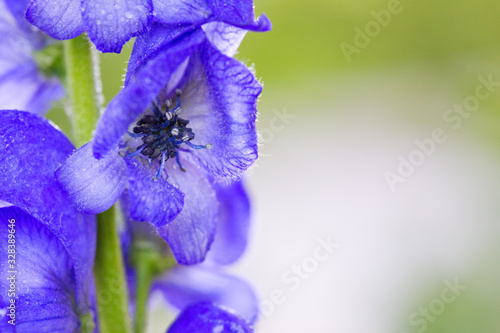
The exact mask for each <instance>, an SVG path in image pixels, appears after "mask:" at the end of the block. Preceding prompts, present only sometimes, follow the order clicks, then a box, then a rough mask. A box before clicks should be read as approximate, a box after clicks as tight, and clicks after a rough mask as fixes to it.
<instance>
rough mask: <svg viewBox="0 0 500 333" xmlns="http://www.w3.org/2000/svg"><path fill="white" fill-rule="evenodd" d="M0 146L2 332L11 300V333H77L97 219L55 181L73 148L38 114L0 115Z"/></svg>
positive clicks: (84, 310) (85, 311)
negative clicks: (78, 207) (75, 204)
mask: <svg viewBox="0 0 500 333" xmlns="http://www.w3.org/2000/svg"><path fill="white" fill-rule="evenodd" d="M0 146H1V147H2V149H1V150H0V160H1V161H2V162H0V200H1V201H0V203H1V204H0V207H2V208H0V223H1V225H2V226H1V228H0V229H1V230H0V249H1V252H0V270H1V271H2V279H0V291H1V292H0V317H1V319H0V331H2V332H4V331H6V332H9V331H10V330H11V329H12V328H13V326H12V325H11V324H9V323H8V321H10V320H12V319H13V318H12V316H8V314H11V313H12V310H11V309H9V306H11V304H12V302H13V301H12V300H13V299H15V324H16V325H15V328H16V331H17V332H48V331H51V332H53V331H58V332H59V331H61V332H62V331H64V332H70V331H71V332H73V331H80V330H81V329H82V325H83V324H82V323H83V322H87V321H82V319H83V317H85V316H88V315H89V314H91V311H92V309H91V308H92V307H91V299H90V295H91V292H92V281H93V277H92V265H93V261H94V255H95V242H96V224H95V217H94V216H90V215H85V214H82V213H79V212H77V211H76V210H75V209H73V208H72V206H71V204H70V203H69V202H68V199H67V197H66V196H65V194H64V192H63V190H62V189H61V187H60V186H59V184H58V183H57V181H56V180H55V178H54V170H55V169H56V168H57V167H58V166H59V165H60V164H61V163H62V162H63V161H64V160H65V159H66V158H67V156H68V155H69V154H71V152H72V151H73V149H74V148H73V145H72V144H71V143H70V142H69V140H68V139H67V138H66V137H65V136H64V135H63V134H62V133H61V132H59V131H58V130H56V129H55V128H54V127H53V126H51V125H50V124H49V122H48V121H46V120H44V119H42V118H40V117H39V116H37V115H34V114H32V113H28V112H21V111H5V110H1V111H0ZM12 235H13V236H12ZM9 254H10V256H8V255H9ZM8 260H11V261H8ZM9 271H11V272H9ZM12 271H14V272H15V273H13V272H12ZM7 277H9V279H7ZM14 285H15V288H12V287H13V286H14ZM11 289H15V292H14V293H15V295H13V294H12V291H11ZM11 308H12V306H11Z"/></svg>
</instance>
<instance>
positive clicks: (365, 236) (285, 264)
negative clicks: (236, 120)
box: [49, 0, 500, 333]
mask: <svg viewBox="0 0 500 333" xmlns="http://www.w3.org/2000/svg"><path fill="white" fill-rule="evenodd" d="M398 4H399V5H398ZM388 8H392V9H394V8H396V10H395V11H398V13H393V14H391V17H390V22H387V21H388V19H387V17H386V21H385V22H384V25H381V24H380V23H378V24H377V23H374V22H377V21H376V20H375V16H377V15H378V16H380V15H383V14H380V13H381V11H387V10H388ZM255 10H256V13H257V14H260V13H262V12H265V13H266V14H267V15H268V16H269V17H270V19H271V20H272V22H273V25H274V27H273V30H272V31H271V32H269V33H265V34H257V33H249V34H248V35H247V37H246V39H245V40H244V41H243V44H242V45H241V48H240V51H239V54H238V55H237V58H238V59H240V60H241V61H243V62H245V63H246V64H248V65H252V64H255V69H256V73H257V76H258V77H259V78H262V81H263V83H264V92H263V94H262V97H261V99H260V103H259V113H260V115H259V123H258V128H259V131H260V133H261V149H260V159H259V161H258V163H257V164H256V166H255V167H253V168H252V169H251V170H250V171H249V172H248V175H247V177H246V178H247V179H246V181H247V184H248V187H249V191H250V194H251V197H252V200H253V207H254V212H253V220H252V221H253V222H252V229H251V235H250V237H251V239H250V244H249V248H248V252H247V253H246V254H245V256H244V257H243V258H242V260H241V261H240V262H239V263H237V264H236V265H234V266H233V267H231V268H230V270H231V271H232V272H234V273H235V274H238V275H241V276H244V277H246V278H247V279H248V280H249V281H250V282H251V283H252V284H253V285H254V287H255V289H256V291H257V293H258V294H259V296H260V297H261V299H262V300H263V304H265V305H264V306H263V308H262V314H261V319H260V321H259V323H258V324H257V329H256V331H257V332H262V333H268V332H269V333H273V332H319V333H322V332H324V333H329V332H342V333H388V332H391V333H403V332H407V333H413V332H428V333H433V332H439V333H443V332H445V333H446V332H450V333H462V332H463V333H470V332H485V333H486V332H488V333H492V332H500V316H499V314H500V246H499V243H500V218H499V216H500V204H499V203H500V193H499V188H500V172H499V171H500V141H499V139H500V86H493V87H492V88H491V89H492V91H491V94H490V96H489V97H488V98H486V99H485V100H482V101H480V103H479V106H478V107H475V108H474V111H472V112H471V113H470V115H468V116H467V117H465V116H460V118H461V120H460V121H461V122H460V126H455V127H453V126H452V125H453V124H455V123H454V122H453V123H452V122H450V121H446V119H445V118H443V117H445V115H446V114H447V112H449V111H448V110H450V108H452V107H453V105H455V104H457V105H461V104H463V103H464V100H467V98H469V97H470V96H474V94H475V89H476V87H477V86H478V85H479V84H481V81H480V80H479V77H483V78H490V79H491V80H492V81H495V82H500V2H498V1H493V0H477V1H465V0H453V1H452V0H440V1H430V0H413V1H412V0H401V1H395V0H391V1H388V0H357V1H349V0H313V1H289V0H266V1H264V0H255ZM373 13H376V14H375V16H374V14H373ZM377 13H378V14H377ZM377 25H378V27H379V29H377ZM367 27H368V28H370V29H373V30H371V31H370V34H371V37H370V36H368V41H367V40H366V38H365V40H364V44H366V45H363V47H358V52H356V53H353V54H351V56H350V57H346V56H345V54H344V52H343V50H342V47H341V45H344V46H345V45H346V44H350V45H351V46H352V47H355V46H356V41H355V38H356V35H357V34H358V32H357V31H358V30H357V29H360V30H361V31H365V28H367ZM359 38H362V37H359V36H358V42H360V41H361V42H363V41H362V40H360V39H359ZM342 43H345V44H342ZM358 45H360V44H359V43H358ZM130 51H131V44H129V45H128V46H126V47H125V48H124V51H123V53H122V54H120V55H109V54H107V55H102V56H101V67H102V70H103V75H102V79H103V92H104V95H105V100H106V101H109V100H110V99H111V98H112V97H113V96H114V95H115V94H116V93H117V92H118V90H119V88H120V85H121V76H122V75H123V74H124V73H125V66H126V64H125V62H126V60H127V58H128V56H129V54H130ZM483 89H484V88H483ZM484 91H486V90H484ZM469 100H470V98H469ZM49 115H50V116H52V117H53V118H54V119H55V121H56V122H57V123H58V124H59V125H60V126H61V127H63V128H64V127H65V126H67V122H66V120H65V119H64V117H62V118H61V117H60V115H59V114H58V113H57V111H52V112H51V113H50V114H49ZM454 115H455V116H456V114H454ZM457 121H458V120H457ZM435 129H441V130H442V131H443V132H444V135H446V140H445V141H444V142H441V143H437V144H435V148H434V151H433V152H432V153H431V154H429V156H425V158H424V160H423V161H421V163H419V165H418V166H417V167H415V170H414V171H413V173H412V174H411V175H410V176H408V177H405V178H404V182H397V183H396V184H395V186H394V191H393V190H391V187H390V186H389V185H388V183H387V180H386V176H385V175H386V173H387V172H393V173H397V170H398V167H399V166H400V163H401V158H403V159H408V158H409V157H410V155H411V154H414V155H415V154H418V153H415V151H416V150H418V149H419V148H418V146H417V145H416V143H415V140H420V141H423V140H424V141H425V140H428V139H430V138H432V133H433V131H434V130H435ZM415 156H416V155H415ZM328 238H330V239H331V240H332V241H333V242H335V243H336V244H338V247H337V248H336V249H335V250H334V251H333V252H332V253H328V256H327V258H326V259H325V260H323V261H318V260H316V259H311V258H314V254H315V251H316V248H317V247H318V246H319V245H320V244H321V243H320V242H319V241H318V239H323V240H327V239H328ZM324 253H326V252H322V255H324ZM315 263H316V264H315ZM294 267H299V268H295V269H301V270H302V273H300V274H299V273H297V271H294ZM291 279H294V280H293V281H295V282H293V283H292V282H291ZM453 284H458V285H459V287H458V288H455V289H453V290H452V289H450V288H451V287H450V285H453ZM452 296H454V297H452ZM159 302H160V301H159V300H157V301H155V302H153V303H155V304H156V305H155V306H153V311H152V312H151V315H150V317H151V320H152V323H151V325H150V328H149V332H163V331H164V329H165V327H166V326H167V324H168V322H169V321H170V320H171V319H172V318H173V314H168V311H167V310H165V309H164V308H162V307H161V304H159Z"/></svg>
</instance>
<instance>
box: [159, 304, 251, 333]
mask: <svg viewBox="0 0 500 333" xmlns="http://www.w3.org/2000/svg"><path fill="white" fill-rule="evenodd" d="M213 332H221V333H252V332H253V327H252V326H251V325H248V324H247V323H246V322H245V321H244V320H243V319H242V318H240V317H239V316H238V315H237V314H235V313H234V312H232V311H231V310H230V309H225V308H223V307H220V306H218V305H216V304H213V303H209V302H203V303H197V304H193V305H191V306H189V307H188V308H186V309H184V311H183V312H182V313H181V314H180V316H179V317H177V319H176V320H175V322H174V323H173V324H172V325H171V326H170V328H169V329H168V331H167V333H213Z"/></svg>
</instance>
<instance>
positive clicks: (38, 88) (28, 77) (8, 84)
mask: <svg viewBox="0 0 500 333" xmlns="http://www.w3.org/2000/svg"><path fill="white" fill-rule="evenodd" d="M19 3H22V1H20V2H19ZM0 35H1V36H2V37H1V38H0V109H19V110H29V111H30V112H33V113H37V114H43V113H45V112H46V111H47V110H48V109H49V108H50V104H51V103H52V102H53V101H55V100H58V99H60V98H62V97H63V96H64V90H63V87H62V85H61V83H60V82H59V80H58V79H57V78H55V77H47V76H45V75H44V74H42V73H41V72H40V70H39V68H38V67H37V63H36V62H35V58H34V55H33V54H34V52H39V51H40V50H42V49H43V48H45V47H47V46H48V45H50V44H52V43H53V42H54V40H53V39H52V38H50V37H49V36H47V35H45V34H43V33H42V32H41V31H39V30H38V29H35V28H34V27H33V26H32V25H31V24H29V23H28V21H26V19H25V18H24V15H23V13H22V11H20V10H19V6H18V3H17V2H14V1H8V2H7V3H6V2H5V0H0Z"/></svg>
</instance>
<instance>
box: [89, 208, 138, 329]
mask: <svg viewBox="0 0 500 333" xmlns="http://www.w3.org/2000/svg"><path fill="white" fill-rule="evenodd" d="M114 209H115V207H111V208H110V209H108V210H107V211H105V212H104V213H101V214H99V215H98V216H97V253H96V259H95V265H94V274H95V280H96V289H97V305H98V309H99V327H100V332H101V333H108V332H113V333H115V332H116V333H122V332H124V333H128V332H130V331H131V330H130V322H129V317H128V297H127V284H126V281H125V274H124V267H123V260H122V253H121V248H120V242H119V240H118V234H117V232H116V223H115V212H114Z"/></svg>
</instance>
